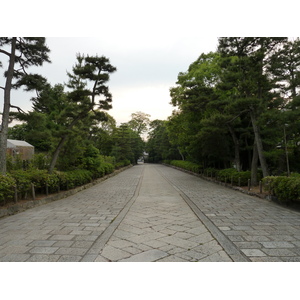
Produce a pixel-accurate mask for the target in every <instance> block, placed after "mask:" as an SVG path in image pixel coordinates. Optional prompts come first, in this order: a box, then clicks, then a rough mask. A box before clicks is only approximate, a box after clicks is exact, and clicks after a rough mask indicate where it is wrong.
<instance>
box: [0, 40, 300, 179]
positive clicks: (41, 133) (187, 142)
mask: <svg viewBox="0 0 300 300" xmlns="http://www.w3.org/2000/svg"><path fill="white" fill-rule="evenodd" d="M4 45H5V46H8V45H9V46H10V49H11V52H10V53H8V51H6V50H1V47H2V46H4ZM299 46H300V41H299V39H298V38H297V39H294V40H289V39H288V38H280V37H275V38H272V37H230V38H227V37H224V38H219V39H218V47H217V50H216V51H215V52H209V53H201V54H200V56H199V57H198V59H196V60H195V61H194V62H191V64H190V66H189V68H188V70H187V71H183V72H180V73H179V74H178V79H177V82H176V83H175V86H174V87H171V88H170V96H171V103H170V104H171V105H172V106H173V107H174V111H173V113H172V115H171V116H169V117H168V119H167V120H152V121H150V115H148V114H146V113H143V112H136V113H133V114H132V119H131V120H130V121H129V122H127V123H122V124H121V125H120V126H116V121H115V120H114V118H113V117H112V116H110V115H109V114H108V113H107V111H108V110H109V109H110V108H111V107H112V106H111V103H112V95H111V94H110V92H109V87H108V85H107V83H108V81H109V77H110V74H111V73H113V72H115V71H116V70H117V69H116V68H115V67H114V66H112V65H111V64H110V62H109V59H108V58H106V57H104V56H101V57H99V56H89V55H86V56H85V55H81V54H78V55H77V57H76V64H75V66H74V67H73V69H72V72H68V73H67V74H68V78H69V82H68V83H67V84H66V85H64V84H56V85H54V86H51V85H50V84H49V83H48V82H47V79H46V78H43V77H42V76H40V75H37V74H29V73H27V68H29V67H30V66H32V65H40V66H41V65H42V64H43V63H44V62H50V59H49V56H48V53H49V52H50V49H48V48H47V46H46V44H45V39H44V38H0V54H1V53H2V54H4V55H6V56H8V57H10V62H11V60H12V57H13V55H12V53H14V63H10V64H9V67H8V70H7V72H6V77H5V78H6V83H5V85H4V86H3V87H2V89H3V90H4V94H5V95H4V109H3V114H2V130H1V138H0V140H1V141H0V142H1V149H2V148H3V147H4V140H5V138H7V136H9V137H11V138H15V139H23V140H26V141H28V142H30V143H31V144H32V145H34V146H35V147H36V149H37V151H38V152H43V153H48V154H49V155H50V156H51V160H50V162H49V172H52V171H53V170H54V168H57V169H59V170H60V169H61V170H65V169H69V168H72V166H73V167H74V166H76V164H77V165H78V161H80V159H82V157H83V156H84V155H85V153H87V152H88V149H91V148H96V149H98V151H99V153H100V154H101V155H106V156H114V157H115V158H116V159H117V160H124V159H129V160H130V161H131V162H132V163H135V162H136V160H137V158H139V157H140V156H142V155H143V152H144V151H146V152H147V153H148V154H149V158H148V161H149V162H161V161H163V160H176V159H178V160H187V161H191V162H194V163H197V164H199V165H201V166H202V167H203V168H217V169H222V168H235V169H236V170H237V171H242V170H250V171H251V177H252V178H251V179H252V181H253V182H255V181H257V174H258V172H261V173H262V175H263V177H266V176H268V175H279V174H283V173H285V174H287V175H289V174H290V172H299V171H300V156H299V152H300V140H299V138H300V136H299V133H300V123H299V122H300V121H299V119H300V118H299V103H300V97H299V85H300V76H299V74H300V73H299V71H300V69H299V66H300V47H299ZM2 49H3V48H2ZM13 51H14V52H13ZM20 53H21V54H20ZM17 65H18V69H16V66H17ZM21 86H23V87H25V90H28V91H30V90H35V91H37V96H36V97H33V98H32V99H31V101H32V108H33V110H32V111H31V112H28V113H25V112H23V111H22V110H21V108H16V107H15V106H13V105H12V104H11V103H10V98H9V95H8V94H9V93H8V90H9V89H12V88H19V87H21ZM66 87H67V88H69V90H70V91H68V92H66V91H65V88H66ZM5 105H6V107H5ZM10 108H14V109H17V111H15V112H10ZM7 111H9V113H8V116H7V115H5V114H7ZM11 118H15V119H17V120H20V121H22V122H23V123H22V124H21V125H15V126H14V127H12V128H10V129H8V123H9V121H10V120H11ZM146 132H147V133H148V138H147V141H146V142H145V141H143V140H142V138H141V136H142V135H143V134H145V133H146ZM1 151H2V150H1ZM3 157H4V156H3V154H2V155H1V153H0V165H1V172H2V174H3V173H5V172H6V170H5V171H4V170H3V168H4V163H3Z"/></svg>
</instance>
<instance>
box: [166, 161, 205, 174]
mask: <svg viewBox="0 0 300 300" xmlns="http://www.w3.org/2000/svg"><path fill="white" fill-rule="evenodd" d="M164 163H167V164H170V165H172V166H175V167H178V168H182V169H185V170H187V171H191V172H194V173H197V174H199V173H200V172H201V166H200V165H198V164H195V163H193V162H190V161H186V160H171V161H164Z"/></svg>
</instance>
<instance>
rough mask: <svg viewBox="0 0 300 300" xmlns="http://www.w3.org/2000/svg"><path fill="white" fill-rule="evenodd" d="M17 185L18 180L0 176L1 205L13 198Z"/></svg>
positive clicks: (8, 176)
mask: <svg viewBox="0 0 300 300" xmlns="http://www.w3.org/2000/svg"><path fill="white" fill-rule="evenodd" d="M15 185H16V180H15V179H14V178H12V177H11V176H10V175H7V176H4V175H0V203H5V202H6V200H11V199H12V198H13V196H14V187H15Z"/></svg>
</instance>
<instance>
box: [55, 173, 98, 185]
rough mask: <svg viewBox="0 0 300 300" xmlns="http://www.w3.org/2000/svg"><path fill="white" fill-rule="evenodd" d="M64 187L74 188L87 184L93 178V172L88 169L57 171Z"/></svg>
mask: <svg viewBox="0 0 300 300" xmlns="http://www.w3.org/2000/svg"><path fill="white" fill-rule="evenodd" d="M56 174H57V175H58V177H59V181H60V183H61V188H62V189H72V188H75V187H77V186H81V185H84V184H87V183H89V182H91V181H92V180H93V173H92V172H91V171H88V170H73V171H68V172H56Z"/></svg>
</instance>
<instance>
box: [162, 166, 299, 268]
mask: <svg viewBox="0 0 300 300" xmlns="http://www.w3.org/2000/svg"><path fill="white" fill-rule="evenodd" d="M158 168H159V170H160V172H161V174H162V175H163V176H164V177H165V178H167V179H168V180H169V182H171V183H172V184H173V185H174V186H176V187H177V188H178V189H179V190H180V191H181V192H182V193H184V195H185V196H186V197H187V198H188V199H190V200H191V201H192V202H193V203H194V204H195V205H196V206H197V207H198V208H199V209H200V210H201V212H202V213H203V214H204V215H205V216H206V217H207V218H209V220H210V221H211V222H212V223H213V224H214V226H215V227H216V228H218V229H219V230H220V231H221V232H222V234H223V235H224V236H226V237H227V238H228V239H229V240H230V241H231V242H232V243H233V244H234V246H235V247H236V248H238V249H239V250H240V251H241V252H243V253H244V254H245V255H246V256H247V257H248V259H249V260H251V261H266V262H267V261H277V262H280V261H300V251H299V246H300V243H299V241H300V213H299V212H298V211H294V210H291V209H288V208H285V207H282V206H279V205H278V204H276V203H273V202H271V201H268V200H265V199H261V198H257V197H253V196H249V195H245V194H242V193H240V192H237V191H234V190H232V189H229V188H226V187H224V186H220V185H218V184H215V183H212V182H209V181H206V180H203V179H201V178H199V177H196V176H193V175H190V174H187V173H185V172H178V170H175V169H173V168H168V169H166V168H163V167H159V166H158Z"/></svg>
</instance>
